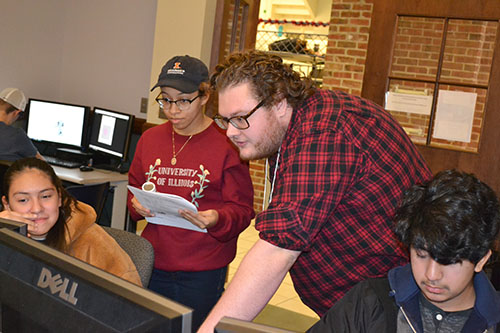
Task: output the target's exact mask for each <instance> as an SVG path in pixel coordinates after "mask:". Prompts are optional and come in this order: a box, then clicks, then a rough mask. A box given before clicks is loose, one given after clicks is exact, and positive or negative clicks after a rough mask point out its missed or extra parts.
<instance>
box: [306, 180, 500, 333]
mask: <svg viewBox="0 0 500 333" xmlns="http://www.w3.org/2000/svg"><path fill="white" fill-rule="evenodd" d="M395 221H396V226H395V230H396V234H397V236H398V238H399V239H400V241H401V242H402V243H403V244H404V245H405V246H407V247H408V248H409V251H410V264H408V265H406V266H402V267H397V268H394V269H392V270H391V271H389V274H388V278H379V279H369V280H366V281H363V282H360V283H359V284H357V285H356V286H355V287H353V288H352V289H351V290H350V291H349V292H348V293H347V294H346V295H345V296H344V297H343V298H342V299H341V300H340V301H339V302H337V303H336V304H335V305H334V306H333V307H332V308H331V309H330V310H329V311H328V312H327V313H326V314H325V316H323V317H322V318H321V320H320V321H319V322H318V323H316V324H315V325H314V326H313V327H311V328H310V329H309V331H308V332H313V333H315V332H398V333H399V332H467V333H469V332H500V324H499V323H500V292H497V291H496V290H495V289H494V288H493V286H492V285H491V283H490V281H489V280H488V278H487V277H486V275H485V273H484V272H483V271H482V270H483V267H484V265H485V264H486V262H487V261H488V259H489V258H490V256H491V254H492V249H493V245H494V241H495V239H496V237H497V236H498V233H499V229H500V210H499V202H498V198H497V197H496V195H495V193H494V192H493V190H491V189H490V188H489V187H488V186H487V185H486V184H484V183H482V182H481V181H479V180H478V179H477V178H475V177H474V176H473V175H470V174H466V173H462V172H458V171H451V170H448V171H442V172H440V173H438V174H437V175H436V176H435V177H434V178H433V179H432V180H431V181H429V182H427V183H425V184H424V185H415V186H413V187H412V188H411V189H410V190H408V191H407V193H406V195H405V197H404V199H403V202H402V204H401V205H400V207H399V208H398V210H397V213H396V218H395Z"/></svg>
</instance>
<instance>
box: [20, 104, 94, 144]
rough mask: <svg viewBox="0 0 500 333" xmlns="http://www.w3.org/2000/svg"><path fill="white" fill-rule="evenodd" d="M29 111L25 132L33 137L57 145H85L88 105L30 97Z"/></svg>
mask: <svg viewBox="0 0 500 333" xmlns="http://www.w3.org/2000/svg"><path fill="white" fill-rule="evenodd" d="M27 113H28V119H27V125H26V126H27V128H26V133H27V134H28V137H29V138H30V139H32V140H34V141H42V142H45V143H49V144H50V143H52V144H55V145H56V146H58V147H71V148H77V149H80V150H84V149H85V148H86V140H85V139H86V133H87V128H86V127H87V123H88V118H89V114H90V109H89V108H88V107H86V106H82V105H74V104H67V103H59V102H50V101H42V100H37V99H30V100H29V102H28V108H27Z"/></svg>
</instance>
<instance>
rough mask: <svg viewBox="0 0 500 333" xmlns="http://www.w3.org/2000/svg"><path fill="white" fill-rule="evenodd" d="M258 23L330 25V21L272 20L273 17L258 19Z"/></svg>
mask: <svg viewBox="0 0 500 333" xmlns="http://www.w3.org/2000/svg"><path fill="white" fill-rule="evenodd" d="M259 23H264V24H285V23H291V24H295V25H312V26H315V27H319V26H323V27H327V26H329V25H330V23H323V22H312V21H295V20H286V19H285V20H273V19H267V20H264V19H259Z"/></svg>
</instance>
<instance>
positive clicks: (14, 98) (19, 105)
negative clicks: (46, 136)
mask: <svg viewBox="0 0 500 333" xmlns="http://www.w3.org/2000/svg"><path fill="white" fill-rule="evenodd" d="M25 107H26V96H24V93H23V92H22V91H21V90H19V89H17V88H6V89H4V90H2V91H1V92H0V160H4V161H15V160H17V159H20V158H22V157H37V158H41V159H43V158H42V156H41V155H40V153H39V152H38V151H37V149H36V147H35V146H34V145H33V142H31V140H30V139H29V138H28V136H27V135H26V133H25V132H24V131H23V130H22V129H21V128H16V127H13V126H12V124H13V123H14V122H15V121H16V120H17V118H18V117H19V115H20V114H21V113H22V112H24V108H25Z"/></svg>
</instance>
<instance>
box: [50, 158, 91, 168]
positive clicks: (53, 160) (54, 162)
mask: <svg viewBox="0 0 500 333" xmlns="http://www.w3.org/2000/svg"><path fill="white" fill-rule="evenodd" d="M43 158H45V160H46V161H47V163H49V164H52V165H56V166H60V167H64V168H78V167H80V165H82V163H80V162H75V161H68V160H63V159H60V158H57V157H53V156H44V157H43Z"/></svg>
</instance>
